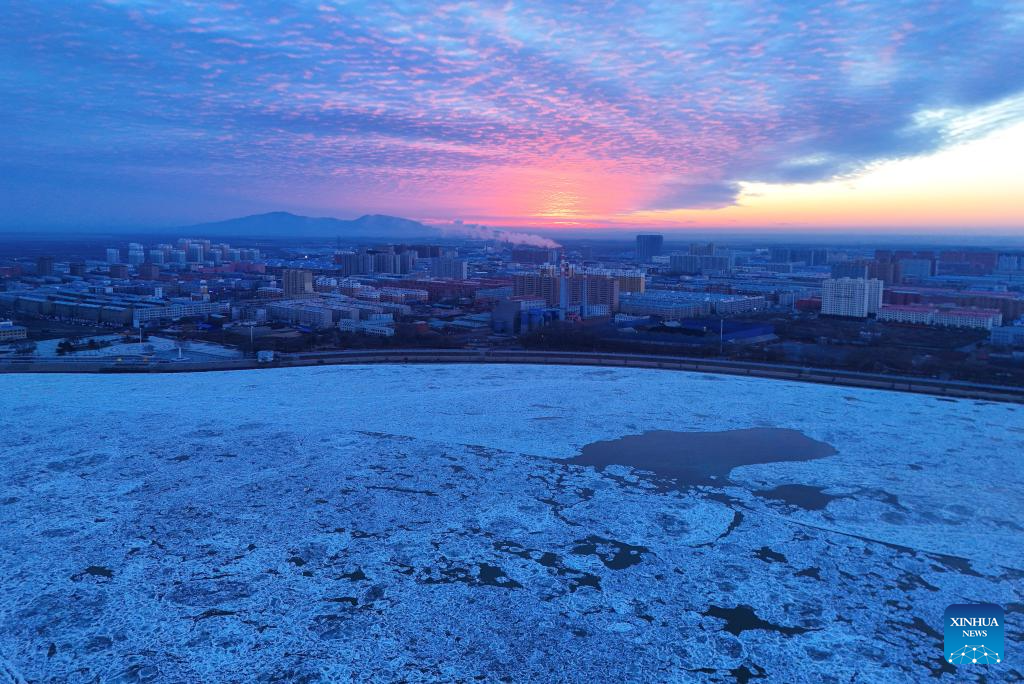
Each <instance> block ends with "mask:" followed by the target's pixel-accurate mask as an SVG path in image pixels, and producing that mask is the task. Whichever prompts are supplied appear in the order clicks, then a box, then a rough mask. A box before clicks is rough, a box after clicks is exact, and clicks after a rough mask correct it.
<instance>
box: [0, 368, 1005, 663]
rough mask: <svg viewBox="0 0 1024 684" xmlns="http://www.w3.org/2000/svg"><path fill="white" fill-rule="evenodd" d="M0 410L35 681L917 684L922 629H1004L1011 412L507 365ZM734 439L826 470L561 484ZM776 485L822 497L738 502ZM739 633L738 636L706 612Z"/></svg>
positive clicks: (5, 509)
mask: <svg viewBox="0 0 1024 684" xmlns="http://www.w3.org/2000/svg"><path fill="white" fill-rule="evenodd" d="M0 397H2V398H0V412H2V413H0V415H3V416H4V417H5V428H6V429H5V430H4V432H3V433H2V435H0V442H2V444H0V447H2V449H3V455H2V456H0V459H2V461H0V463H2V466H3V472H4V475H5V478H4V480H3V482H2V483H0V524H2V526H3V531H2V532H0V552H2V553H0V569H2V571H3V572H4V576H5V578H6V580H7V582H6V587H7V589H6V599H5V602H4V605H3V606H2V607H0V658H6V659H7V661H8V662H10V663H11V664H12V666H13V667H15V668H16V669H18V670H20V671H21V672H22V674H23V675H24V676H25V677H26V678H29V679H56V680H65V679H70V680H76V679H77V680H80V681H91V680H92V679H93V678H95V677H96V676H99V677H100V679H102V680H104V681H118V680H119V678H120V680H121V681H146V680H149V679H151V680H153V681H238V680H260V679H263V680H266V681H271V680H275V679H276V680H280V679H285V680H303V679H305V680H306V681H317V680H320V679H323V680H327V681H330V680H331V679H332V678H347V677H349V676H357V677H358V678H360V679H374V678H377V679H382V680H393V679H395V678H406V679H409V680H430V679H446V680H450V679H471V678H473V677H475V676H482V677H484V678H487V679H496V678H501V677H509V678H512V679H514V680H517V681H522V680H530V679H535V680H538V681H547V680H551V679H575V680H594V679H596V678H608V677H615V678H618V679H630V680H635V679H641V680H643V679H649V680H658V681H663V680H665V679H672V678H681V677H685V676H691V677H705V678H712V679H714V678H716V677H718V678H726V679H730V678H732V676H733V674H735V673H732V674H731V673H730V671H732V670H737V669H739V668H745V669H746V671H749V672H751V673H753V674H759V673H764V674H766V675H767V676H768V677H769V678H771V679H774V680H778V681H801V680H809V681H810V680H815V681H816V680H820V679H822V678H828V677H831V676H835V677H841V678H846V679H848V678H849V676H851V675H853V674H856V675H857V676H862V677H874V678H878V677H888V678H902V679H906V678H914V679H916V678H920V677H922V676H926V675H929V674H940V673H942V672H943V669H944V665H943V664H942V662H941V660H940V658H941V649H942V646H941V615H942V611H943V609H944V608H945V606H946V605H947V604H949V603H955V602H962V601H981V600H984V601H992V602H995V603H999V604H1001V605H1003V606H1004V607H1007V609H1008V613H1011V612H1013V611H1020V604H1021V603H1022V597H1021V589H1020V587H1021V583H1022V577H1024V576H1022V574H1021V568H1024V549H1022V542H1021V537H1022V536H1024V535H1022V534H1021V531H1022V528H1021V525H1022V524H1024V523H1022V520H1021V518H1022V511H1021V503H1020V498H1019V495H1018V493H1019V491H1020V489H1021V485H1022V484H1024V483H1022V482H1021V480H1022V479H1024V473H1022V470H1024V467H1022V465H1021V461H1020V459H1021V454H1022V453H1024V410H1022V409H1021V407H1018V406H1013V405H1007V404H988V403H984V402H973V401H955V402H951V401H944V400H940V399H937V398H933V397H925V396H916V395H905V394H894V393H886V392H879V391H872V390H858V389H850V388H836V387H827V386H818V385H807V384H795V383H784V382H777V381H771V380H760V379H747V378H733V377H725V376H708V375H699V374H687V373H679V372H669V371H649V370H630V369H594V368H571V367H531V366H369V367H358V366H357V367H332V368H315V369H314V368H305V369H275V370H261V371H242V372H234V373H201V374H173V375H162V376H141V375H140V376H111V377H106V376H95V375H72V376H56V375H38V376H2V377H0ZM748 427H784V428H792V429H797V430H800V431H802V432H803V433H804V434H806V435H807V436H809V437H812V438H814V439H819V440H822V441H825V442H828V443H829V444H831V445H832V446H833V447H835V448H836V450H837V451H838V453H837V454H836V455H835V456H831V457H828V458H825V459H821V460H814V461H805V462H786V463H769V464H760V465H750V466H744V467H741V468H737V469H735V470H734V471H733V472H732V475H731V480H732V482H731V483H730V484H727V485H726V486H724V487H723V488H722V489H711V488H705V489H701V490H689V491H668V492H666V491H660V490H658V488H656V487H654V486H653V485H652V484H651V482H649V481H648V479H647V478H645V477H644V474H643V473H637V472H635V471H633V470H632V469H630V468H626V467H622V466H613V467H610V468H608V469H606V470H605V471H604V472H603V473H598V472H596V471H593V470H591V469H589V468H585V467H579V466H572V467H568V466H565V465H564V464H562V463H561V462H560V461H559V459H561V458H565V457H569V456H572V455H574V454H576V453H577V452H578V451H579V449H580V448H581V447H583V446H584V445H586V444H588V443H591V442H594V441H598V440H607V439H615V438H618V437H622V436H624V435H627V434H638V433H641V432H644V431H646V430H676V431H689V430H701V431H721V430H729V429H738V428H748ZM965 472H967V473H997V474H998V476H996V477H983V478H977V477H963V476H962V474H963V473H965ZM787 484H801V485H808V486H813V487H817V488H821V489H822V491H824V492H826V493H827V494H828V495H830V496H834V497H835V498H834V499H832V500H831V501H830V502H829V503H828V505H827V507H825V508H823V509H821V510H804V509H801V508H799V507H793V506H788V505H786V503H785V502H784V501H779V500H771V499H766V498H763V497H760V496H757V495H755V494H753V492H754V491H758V490H770V489H772V488H773V487H776V486H780V485H787ZM979 501H984V502H985V506H984V507H981V508H980V509H979V507H978V502H979ZM979 523H980V525H979ZM979 526H980V527H982V528H984V529H985V534H983V535H978V534H974V531H975V530H976V529H977V528H978V527H979ZM743 607H749V609H750V610H751V611H752V613H751V614H756V618H757V619H758V620H760V621H761V623H760V626H759V627H758V628H744V625H743V621H742V620H737V621H736V623H735V624H733V623H732V622H730V621H727V620H724V619H723V618H721V617H716V616H715V614H716V611H719V610H724V611H726V613H728V611H731V610H734V609H735V610H736V611H740V612H742V610H743V609H744V608H743ZM717 614H718V615H721V614H722V613H721V612H718V613H717ZM736 614H740V613H736ZM1008 622H1010V626H1009V628H1008V632H1009V634H1008V636H1007V641H1008V642H1009V643H1015V642H1016V643H1019V641H1020V636H1021V635H1020V632H1019V627H1018V628H1015V627H1013V623H1014V622H1016V623H1017V624H1019V622H1020V621H1019V619H1017V620H1014V621H1008ZM1014 629H1017V630H1018V631H1017V632H1016V633H1015V632H1014ZM908 630H911V631H910V632H908ZM899 634H913V638H911V639H906V638H903V637H900V636H899ZM51 645H52V646H51ZM51 654H52V655H51ZM984 672H987V673H988V675H989V678H990V680H991V679H992V678H993V677H995V678H998V677H999V672H997V671H995V670H993V669H992V668H989V669H988V670H977V671H972V670H971V669H970V668H959V673H960V674H964V673H967V674H968V675H970V676H974V675H976V674H978V673H984ZM1012 672H1013V671H1012V670H1011V669H1009V668H1008V669H1006V670H1005V671H1004V673H1006V674H1007V675H1008V676H1010V675H1011V674H1012Z"/></svg>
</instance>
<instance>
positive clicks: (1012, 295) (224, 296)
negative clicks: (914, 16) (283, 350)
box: [0, 234, 1024, 346]
mask: <svg viewBox="0 0 1024 684" xmlns="http://www.w3.org/2000/svg"><path fill="white" fill-rule="evenodd" d="M97 252H98V253H97V254H95V255H94V256H95V257H98V258H86V259H80V258H71V259H65V260H58V259H56V258H55V257H51V256H41V257H38V258H36V259H35V261H34V263H32V262H31V261H27V260H18V259H15V260H8V261H7V262H0V314H4V315H5V316H10V317H12V318H15V319H17V318H20V317H27V318H53V319H59V320H64V321H70V322H77V323H83V324H88V325H93V326H107V327H122V328H127V327H131V328H140V327H146V328H155V327H158V326H161V325H168V324H171V323H174V322H176V321H180V320H182V319H197V320H202V321H203V322H205V323H208V324H214V325H218V326H228V327H231V326H248V327H249V330H250V333H251V332H252V329H253V328H254V327H257V326H271V327H274V326H278V327H279V326H285V327H288V328H291V329H294V330H295V331H296V332H297V333H300V334H301V333H307V332H317V331H324V330H337V331H339V332H340V333H342V334H346V335H367V336H376V337H394V336H396V335H397V334H400V333H406V332H407V333H409V334H412V335H419V334H445V335H459V336H468V337H488V336H494V335H496V336H499V337H501V336H509V335H519V334H524V333H528V332H531V331H535V330H537V329H539V328H542V327H545V326H550V325H554V324H556V323H557V322H570V323H583V324H586V325H596V324H601V323H602V322H604V323H605V324H607V325H609V326H613V325H617V326H618V327H619V328H625V329H635V328H636V327H637V325H638V323H637V322H640V321H646V322H647V325H648V326H653V327H658V326H665V325H666V324H672V325H673V326H675V327H674V328H673V329H674V330H690V329H691V328H693V327H694V326H697V327H700V326H705V323H703V322H700V321H704V320H705V319H709V318H719V319H721V318H753V319H757V318H758V317H761V316H763V315H764V314H772V315H776V316H778V315H783V316H794V317H797V316H806V315H807V314H812V315H818V316H824V317H838V318H851V319H862V320H863V319H869V318H870V319H875V320H878V321H883V322H888V323H892V324H899V325H926V326H945V327H958V328H964V327H966V328H983V329H986V330H991V331H992V339H993V341H995V340H1004V341H1006V342H1005V344H1007V345H1008V346H1013V345H1016V344H1017V340H1018V339H1019V335H1018V330H1017V327H1019V326H1013V325H1012V324H1011V325H1005V324H1004V323H1006V322H1009V323H1012V322H1013V321H1018V320H1021V319H1024V294H1022V291H1024V254H1021V253H1015V252H985V251H962V250H950V251H922V250H916V251H913V250H908V251H893V250H865V249H861V248H850V249H830V248H822V247H813V246H812V247H801V246H768V247H756V246H737V245H723V244H716V243H714V242H689V243H687V244H674V245H673V244H670V243H666V240H665V238H664V236H662V235H657V234H643V235H638V236H637V237H636V241H635V246H634V248H633V249H629V248H623V247H622V246H621V244H620V245H600V244H599V245H594V244H587V243H581V244H575V245H570V246H568V247H565V248H554V247H532V246H522V245H503V244H496V243H482V242H461V243H450V244H386V245H352V246H350V247H348V248H342V247H341V246H340V245H338V246H335V247H326V246H318V247H314V248H301V247H292V246H280V247H273V246H267V245H263V246H261V247H259V248H257V247H238V246H232V245H230V244H228V243H226V242H215V241H211V240H208V239H195V238H181V239H178V240H176V241H173V242H166V243H159V244H155V245H149V246H147V245H143V244H142V243H136V242H132V243H129V244H128V245H127V247H109V248H107V249H106V250H105V252H104V251H103V250H102V249H100V250H98V251H97ZM695 321H696V322H695ZM697 322H700V323H697ZM12 326H13V324H12ZM688 326H689V327H688ZM670 327H671V326H670ZM14 328H17V326H14ZM1004 329H1009V331H1005V330H1004ZM14 334H15V333H14V332H12V331H11V330H10V329H6V328H3V327H2V326H0V342H2V341H4V339H5V337H4V336H5V335H8V336H11V335H14ZM723 334H724V333H723ZM735 336H736V337H737V338H739V337H742V334H741V333H740V332H738V331H737V332H735ZM758 336H759V335H753V337H758Z"/></svg>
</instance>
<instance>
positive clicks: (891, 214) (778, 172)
mask: <svg viewBox="0 0 1024 684" xmlns="http://www.w3.org/2000/svg"><path fill="white" fill-rule="evenodd" d="M0 122H2V135H0V205H2V207H3V210H2V211H0V227H3V228H5V229H8V230H10V229H15V230H18V229H24V230H35V229H38V228H43V227H69V228H74V227H80V226H81V227H84V226H93V227H95V226H111V227H122V226H137V227H160V226H174V225H183V224H187V223H194V222H199V221H207V220H220V219H225V218H230V217H234V216H240V215H244V214H252V213H260V212H265V211H275V210H285V211H292V212H295V213H300V214H306V215H313V216H337V217H340V218H351V217H355V216H359V215H361V214H364V213H385V214H392V215H396V216H405V217H408V218H414V219H419V220H423V221H425V222H429V223H446V222H452V221H455V220H460V221H465V222H467V223H480V224H486V225H490V226H516V227H529V228H533V229H544V228H553V229H559V230H563V231H564V230H570V229H580V230H584V229H587V228H600V229H609V228H623V229H627V230H636V229H639V228H648V227H650V228H657V229H661V230H672V229H685V228H697V229H701V230H708V229H719V228H721V229H766V230H772V229H786V230H808V231H820V232H828V231H840V230H842V231H850V230H862V231H867V232H871V231H879V232H892V231H898V232H908V231H909V232H915V231H917V232H926V233H936V232H954V233H955V232H964V233H975V234H986V233H992V234H1000V233H1001V234H1015V235H1020V234H1021V233H1024V2H1019V1H1007V2H966V1H962V0H955V1H954V0H951V1H948V2H941V1H934V2H928V1H927V0H925V1H920V0H918V1H913V2H900V1H898V0H885V1H881V2H857V1H853V0H850V1H840V2H832V3H819V2H798V1H792V0H790V1H786V2H779V3H773V2H768V1H764V0H757V1H749V2H745V1H742V0H733V1H730V2H700V1H697V0H693V1H687V2H682V1H679V0H672V1H668V2H641V1H636V0H634V1H631V2H602V1H600V0H588V1H586V2H574V1H572V0H560V1H552V2H518V1H507V2H476V3H458V2H441V3H430V2H414V1H395V2H387V1H383V0H376V1H373V2H348V1H343V0H314V1H311V2H282V1H274V2H259V1H252V2H243V1H241V0H238V1H237V2H192V1H190V0H175V1H173V2H170V1H169V2H151V1H142V0H139V1H135V0H123V1H109V2H94V1H87V0H75V1H73V2H61V1H59V0H48V1H46V2H26V1H24V0H8V2H6V3H4V21H3V22H0Z"/></svg>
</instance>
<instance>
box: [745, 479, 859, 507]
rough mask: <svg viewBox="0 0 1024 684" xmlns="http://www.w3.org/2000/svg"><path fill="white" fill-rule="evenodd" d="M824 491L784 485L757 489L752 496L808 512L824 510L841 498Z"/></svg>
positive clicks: (821, 488) (795, 485)
mask: <svg viewBox="0 0 1024 684" xmlns="http://www.w3.org/2000/svg"><path fill="white" fill-rule="evenodd" d="M824 489H825V488H824V487H811V486H809V485H799V484H785V485H779V486H778V487H775V488H774V489H759V490H757V491H756V492H754V495H755V496H759V497H761V498H762V499H774V500H776V501H782V502H784V503H786V504H788V505H790V506H798V507H800V508H804V509H807V510H809V511H820V510H824V508H825V507H826V506H828V505H829V503H831V502H832V501H835V500H836V499H841V498H843V497H841V496H833V495H832V494H825V492H824Z"/></svg>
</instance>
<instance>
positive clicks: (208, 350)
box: [10, 335, 242, 360]
mask: <svg viewBox="0 0 1024 684" xmlns="http://www.w3.org/2000/svg"><path fill="white" fill-rule="evenodd" d="M90 339H93V340H96V342H98V343H101V344H102V343H108V344H107V346H101V347H97V348H95V349H88V348H84V349H79V350H77V351H73V352H69V353H68V354H65V355H64V358H114V357H117V356H155V357H157V358H164V359H175V358H178V354H179V352H178V347H181V348H182V351H181V356H182V357H183V358H187V359H191V360H202V359H234V358H241V357H242V352H240V351H239V350H237V349H232V348H230V347H224V346H221V345H219V344H213V343H210V342H197V341H187V342H184V343H182V342H179V341H178V340H172V339H170V338H166V337H157V336H155V335H151V336H149V337H147V338H146V341H145V342H120V341H119V340H122V339H123V337H122V336H121V335H96V336H94V337H85V338H82V340H81V342H82V343H83V344H84V343H86V342H88V341H89V340H90ZM62 341H63V339H52V340H40V341H39V342H36V348H35V351H34V352H33V353H32V354H31V356H35V357H37V358H41V359H49V358H57V357H59V356H60V354H58V353H57V347H58V346H59V345H60V343H61V342H62ZM110 342H114V344H109V343H110ZM10 347H12V348H13V347H14V345H10Z"/></svg>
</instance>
